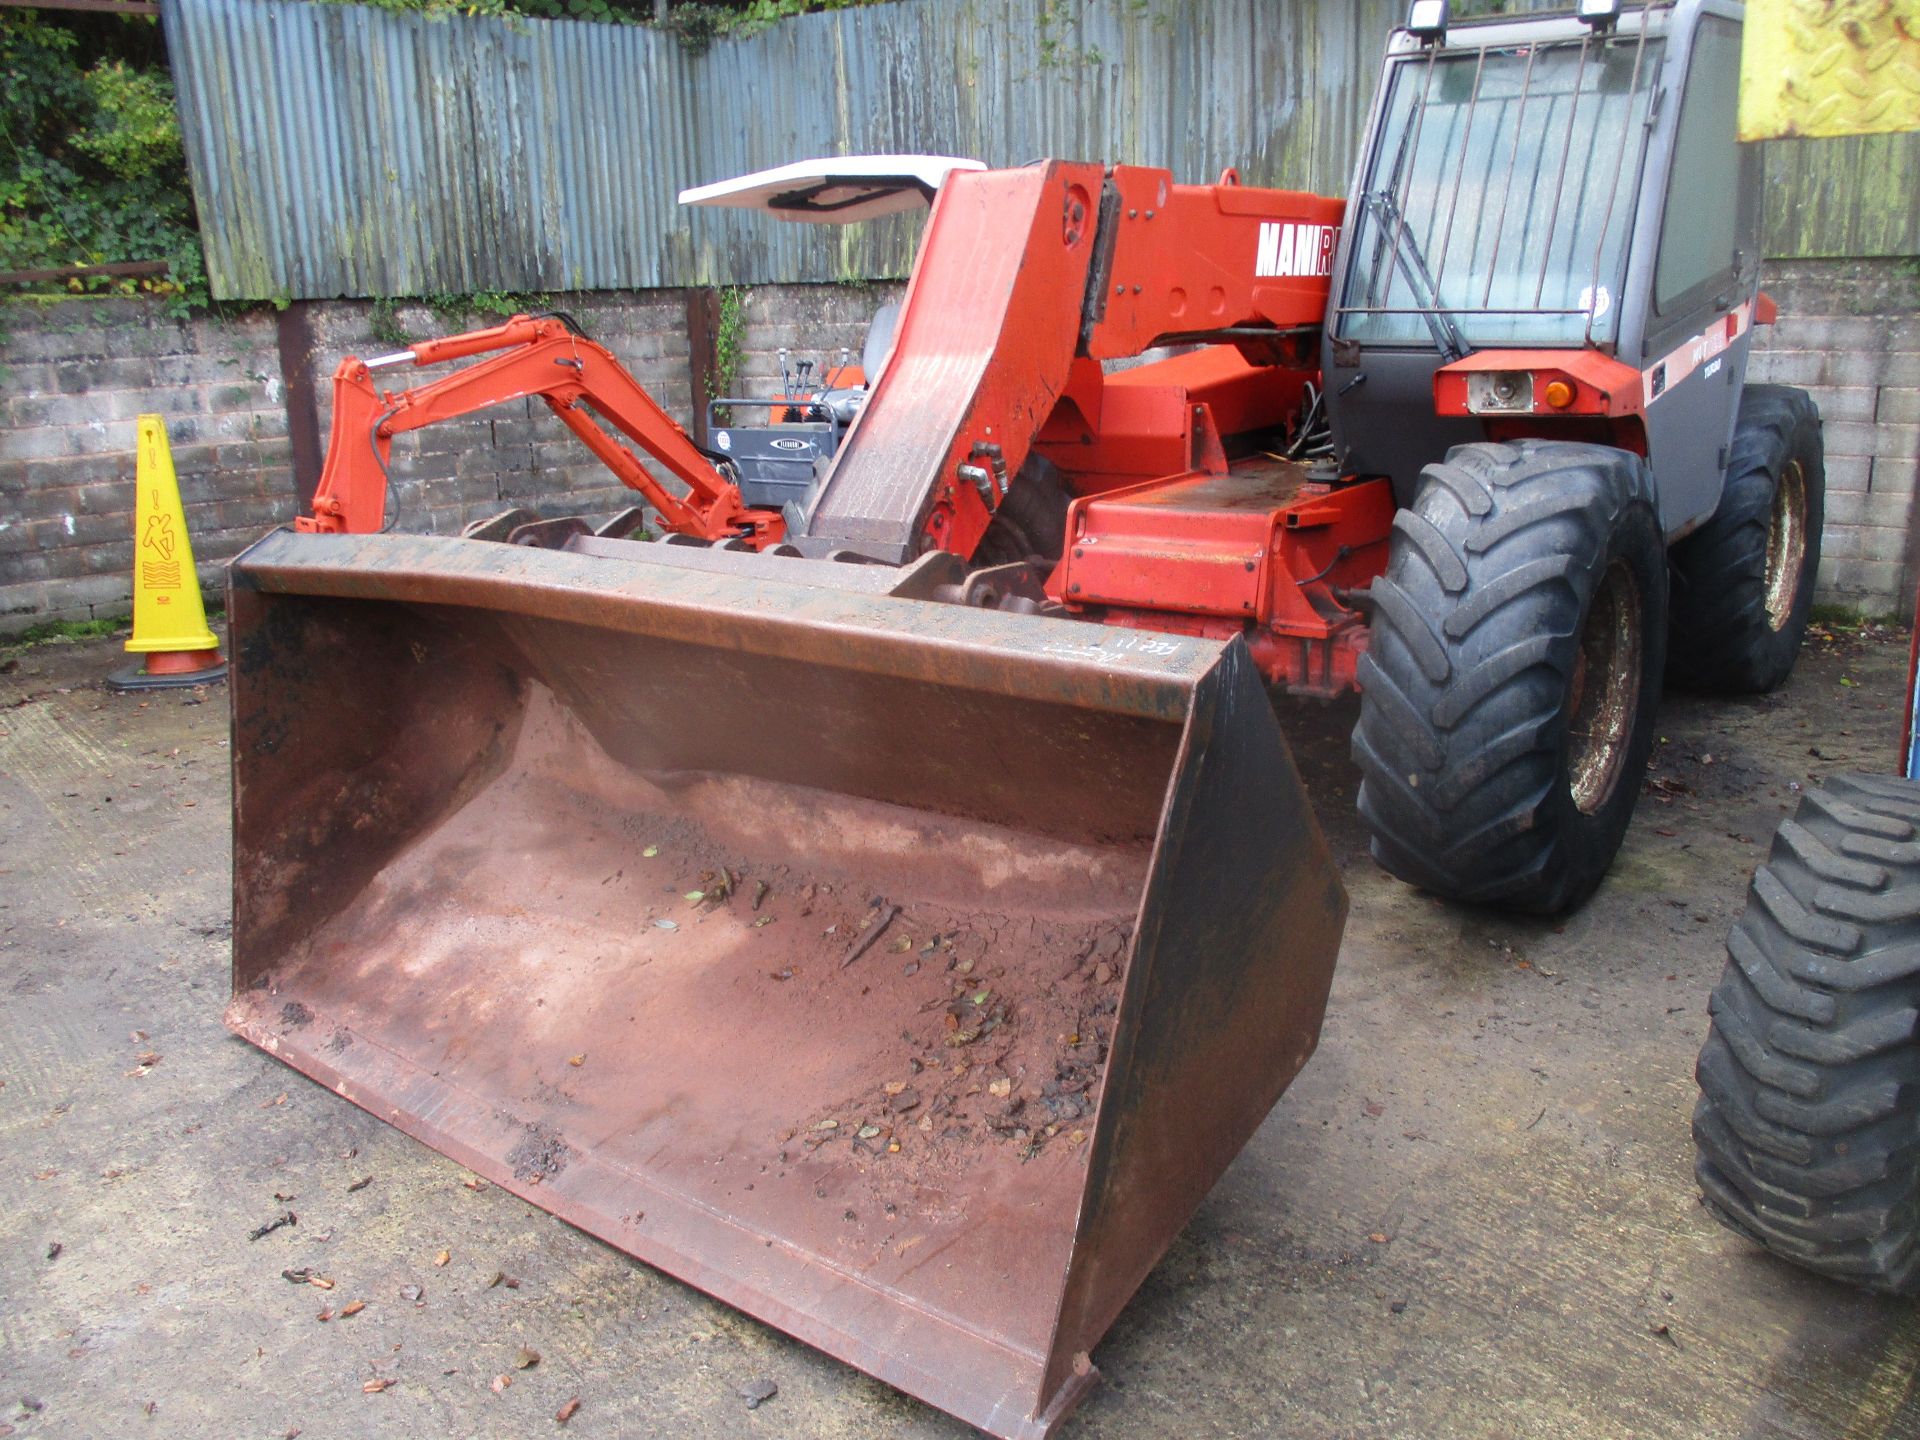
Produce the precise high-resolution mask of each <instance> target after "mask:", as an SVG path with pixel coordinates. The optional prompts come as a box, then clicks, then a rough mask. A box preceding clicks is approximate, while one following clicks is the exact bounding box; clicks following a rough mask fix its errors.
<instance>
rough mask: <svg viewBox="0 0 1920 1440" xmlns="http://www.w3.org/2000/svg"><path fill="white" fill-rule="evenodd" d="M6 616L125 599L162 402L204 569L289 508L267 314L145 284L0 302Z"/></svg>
mask: <svg viewBox="0 0 1920 1440" xmlns="http://www.w3.org/2000/svg"><path fill="white" fill-rule="evenodd" d="M0 396H3V397H4V399H0V632H5V631H12V630H18V629H21V628H24V627H25V626H26V625H29V624H33V623H35V622H37V621H40V620H47V619H86V618H88V617H90V616H92V615H94V614H109V615H114V614H125V613H126V611H127V609H128V604H129V596H130V593H131V583H130V574H131V569H132V564H133V515H132V510H133V479H134V421H135V419H136V417H137V416H139V415H141V414H143V413H146V412H149V411H151V412H156V413H158V414H162V415H165V416H166V417H167V428H168V432H169V435H170V437H171V439H172V442H173V457H174V466H175V469H176V470H177V471H178V473H179V476H180V492H181V498H182V500H183V501H184V502H185V505H186V515H187V528H188V532H189V534H190V535H191V536H192V538H193V548H194V558H195V559H196V560H197V561H198V562H199V563H200V570H201V576H202V582H203V583H208V582H215V581H217V576H218V571H219V562H220V561H221V560H223V559H225V558H226V557H228V556H230V555H232V554H234V553H235V552H236V551H238V550H239V549H240V548H241V547H242V546H244V545H246V544H247V543H248V542H249V541H251V540H252V539H254V538H255V537H256V536H257V535H259V534H260V533H261V532H262V531H263V530H266V529H267V528H269V527H270V526H272V525H274V524H275V523H277V522H279V521H281V520H284V519H286V518H288V517H289V516H290V515H291V514H292V511H293V506H292V501H291V497H290V494H289V493H288V492H287V490H286V482H285V469H286V464H287V442H286V433H287V420H286V410H285V408H284V407H283V406H282V404H281V386H280V366H279V361H278V359H277V358H276V356H275V352H274V343H273V322H272V320H271V318H263V317H261V316H259V315H245V316H242V317H239V318H236V319H228V320H222V319H213V318H206V319H196V320H193V321H187V322H182V321H177V320H174V319H171V318H169V317H168V316H167V314H166V312H165V310H164V308H162V307H161V306H159V305H157V304H154V303H151V302H147V301H140V300H74V301H60V302H55V303H40V302H29V301H12V302H9V303H7V304H6V305H4V306H0Z"/></svg>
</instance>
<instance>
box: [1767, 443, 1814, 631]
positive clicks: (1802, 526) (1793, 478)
mask: <svg viewBox="0 0 1920 1440" xmlns="http://www.w3.org/2000/svg"><path fill="white" fill-rule="evenodd" d="M1806 563H1807V476H1806V472H1805V471H1804V470H1802V469H1801V468H1800V462H1799V461H1798V460H1789V461H1788V462H1787V463H1786V465H1785V466H1784V467H1783V468H1782V469H1781V471H1780V478H1779V480H1778V481H1776V482H1775V484H1774V487H1773V515H1772V517H1771V523H1770V524H1769V525H1768V527H1767V624H1768V626H1769V627H1771V628H1772V629H1774V630H1782V629H1785V628H1786V624H1787V621H1789V620H1790V619H1792V618H1793V605H1794V602H1795V601H1796V600H1798V599H1799V598H1800V572H1801V571H1802V570H1803V569H1804V568H1805V567H1806Z"/></svg>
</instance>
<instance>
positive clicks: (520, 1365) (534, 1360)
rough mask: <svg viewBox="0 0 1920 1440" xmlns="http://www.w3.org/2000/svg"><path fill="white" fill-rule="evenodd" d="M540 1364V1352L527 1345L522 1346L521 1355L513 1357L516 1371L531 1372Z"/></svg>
mask: <svg viewBox="0 0 1920 1440" xmlns="http://www.w3.org/2000/svg"><path fill="white" fill-rule="evenodd" d="M539 1363H540V1352H539V1351H538V1350H535V1349H533V1348H532V1347H530V1346H527V1345H522V1346H521V1347H520V1353H519V1354H518V1355H516V1356H514V1357H513V1368H514V1369H516V1370H531V1369H532V1368H533V1367H534V1366H536V1365H538V1364H539Z"/></svg>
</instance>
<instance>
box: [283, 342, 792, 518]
mask: <svg viewBox="0 0 1920 1440" xmlns="http://www.w3.org/2000/svg"><path fill="white" fill-rule="evenodd" d="M496 350H497V351H501V352H503V353H501V354H498V355H494V356H493V357H492V358H491V359H488V360H483V361H481V362H480V363H479V364H477V365H471V366H468V367H467V368H466V369H464V370H458V371H455V372H454V373H453V374H451V375H448V376H446V377H444V378H443V379H440V380H436V381H433V382H432V383H431V384H427V385H421V386H419V387H417V388H415V389H412V390H400V391H396V392H392V393H389V392H386V391H382V390H381V389H379V388H378V386H376V385H375V383H374V380H373V371H374V369H375V368H377V367H379V366H381V365H382V364H399V363H407V362H410V363H412V364H414V365H436V364H440V363H443V362H445V361H448V360H461V359H465V358H466V357H467V356H470V355H483V354H486V353H487V352H489V351H496ZM528 395H538V396H539V397H540V398H541V399H542V400H544V401H545V402H546V403H547V407H548V408H549V409H551V410H552V411H553V413H554V414H555V415H557V416H559V417H560V421H561V423H562V424H564V425H565V426H566V427H567V428H568V429H569V430H571V431H573V433H574V434H576V435H578V436H579V437H580V439H581V440H582V441H583V442H584V443H585V444H586V446H587V448H588V449H589V450H591V451H593V453H594V454H595V455H597V456H599V457H600V459H601V461H602V462H603V463H604V464H605V465H606V467H607V468H608V469H609V470H611V471H613V473H614V474H615V475H617V476H619V477H620V480H621V482H622V483H623V484H625V485H627V486H629V487H630V488H632V489H634V490H637V491H639V492H640V493H641V494H642V495H643V496H645V497H646V500H647V503H648V504H650V505H652V506H653V507H654V509H656V510H658V511H659V512H660V518H661V521H662V523H663V524H664V525H665V526H666V528H667V529H669V530H672V531H675V532H677V533H679V534H682V535H695V536H699V537H700V538H702V539H705V540H722V539H728V538H731V537H735V536H739V537H744V538H746V539H747V540H749V541H750V542H751V543H752V544H753V545H754V547H755V548H756V549H763V548H765V547H766V546H768V545H772V544H775V543H777V542H778V541H779V539H780V537H781V535H782V533H783V528H784V527H783V525H782V522H781V518H780V516H779V515H778V514H777V513H775V512H773V511H770V510H754V509H749V508H748V507H747V505H746V504H745V503H744V502H743V501H742V499H741V497H740V491H739V489H738V488H737V487H735V486H734V484H733V483H732V482H731V481H729V480H728V479H727V478H726V477H725V476H724V475H722V474H720V472H719V471H717V470H715V469H714V467H713V466H712V465H710V464H708V463H707V459H706V457H705V456H704V455H702V454H701V453H700V451H699V450H698V449H696V448H695V446H694V444H693V442H692V441H691V440H689V439H688V438H687V433H686V431H684V430H683V429H681V428H680V426H679V425H678V424H677V423H676V422H675V421H674V419H673V417H672V416H670V415H668V414H667V413H666V411H664V410H662V409H661V408H660V406H659V405H658V403H656V402H655V400H654V399H653V397H652V396H651V395H649V394H647V392H646V391H645V390H644V389H642V388H641V386H640V384H639V382H638V381H636V380H635V379H634V378H633V376H631V375H630V374H628V373H627V371H626V369H625V368H624V367H623V366H622V365H621V364H620V362H619V361H618V360H616V359H614V358H613V356H612V355H611V354H609V353H608V352H607V350H606V349H605V348H604V347H602V346H600V345H597V344H595V343H594V342H593V341H591V340H589V339H587V338H586V337H585V336H584V335H581V334H579V333H578V332H577V331H575V330H573V329H571V328H570V327H569V326H568V325H567V324H566V323H565V322H564V321H562V320H559V319H552V318H541V319H535V318H533V317H532V316H528V315H516V316H514V317H513V319H511V320H509V321H507V322H506V323H505V324H504V325H496V326H493V327H492V328H491V329H487V330H474V331H470V332H469V333H467V334H464V335H449V336H447V337H446V338H444V339H440V340H425V341H422V342H421V343H420V344H418V345H415V346H414V347H413V348H412V349H411V350H405V351H402V352H400V353H399V354H398V355H394V356H389V357H385V358H384V359H383V360H375V361H373V362H371V363H369V362H368V361H364V360H359V359H355V358H353V357H351V356H349V357H348V358H347V359H346V360H344V361H342V362H341V365H340V368H339V369H338V370H337V371H335V372H334V377H333V435H332V439H331V441H330V442H329V444H328V446H327V463H326V467H325V469H324V470H322V472H321V475H320V485H319V488H318V489H317V490H316V491H315V492H314V497H313V514H312V515H311V516H310V517H308V516H302V517H301V518H300V519H298V520H296V521H295V522H294V525H295V528H296V529H299V530H312V531H326V532H350V533H364V532H370V531H377V530H379V529H380V528H381V527H382V525H383V524H384V523H385V518H386V507H387V484H388V478H389V475H388V458H389V456H390V454H391V452H392V448H393V437H394V436H395V435H399V434H402V433H404V432H405V431H408V430H419V429H421V428H423V427H424V426H427V425H432V424H435V423H436V422H438V421H441V420H450V419H452V418H453V417H455V416H457V415H466V414H470V413H472V412H473V411H475V410H483V409H485V408H486V407H487V406H489V405H498V404H500V403H502V402H503V401H507V400H518V399H521V398H522V397H524V396H528ZM588 406H591V407H592V409H591V410H589V409H588V408H587V407H588ZM596 417H598V418H596ZM600 420H605V421H606V422H607V425H610V426H612V427H613V428H614V429H615V430H617V431H619V432H620V434H622V435H624V436H626V438H627V439H629V440H631V441H632V442H633V443H634V444H635V445H638V446H639V447H640V448H641V449H642V450H644V451H645V452H646V453H647V454H648V455H650V456H652V457H653V458H654V459H655V460H656V461H658V462H659V463H660V464H661V465H663V466H665V467H666V468H667V469H668V470H669V471H671V472H672V473H673V475H674V476H675V477H676V478H677V479H679V480H680V481H681V482H682V483H683V484H684V485H685V486H686V487H687V493H686V494H685V495H684V496H678V495H674V494H673V493H671V492H670V491H668V490H667V489H666V488H665V487H664V486H663V485H661V483H660V482H659V481H658V480H656V479H655V478H654V477H653V475H652V474H651V473H650V472H649V471H648V470H647V468H646V467H645V466H644V465H642V464H641V463H640V461H639V459H638V457H636V456H635V455H634V453H633V452H632V451H631V450H629V449H627V447H626V446H625V445H622V444H621V443H620V442H619V441H618V440H617V439H615V438H614V437H613V436H612V435H610V434H608V433H607V430H606V428H605V427H604V426H602V425H601V424H600Z"/></svg>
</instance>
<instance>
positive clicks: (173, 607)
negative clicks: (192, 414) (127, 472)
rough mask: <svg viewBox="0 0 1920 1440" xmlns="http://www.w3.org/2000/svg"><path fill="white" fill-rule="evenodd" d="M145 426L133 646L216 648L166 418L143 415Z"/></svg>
mask: <svg viewBox="0 0 1920 1440" xmlns="http://www.w3.org/2000/svg"><path fill="white" fill-rule="evenodd" d="M139 427H140V428H139V441H138V445H139V449H138V452H137V457H138V458H137V460H136V463H135V467H134V478H135V482H136V484H138V486H139V490H140V493H139V496H138V498H137V499H136V500H135V501H134V508H133V538H134V543H133V637H132V638H131V639H130V640H128V641H127V649H129V650H131V651H133V652H134V653H135V654H148V653H152V652H156V651H170V650H213V649H216V648H217V647H218V646H219V644H220V642H219V641H218V640H216V639H214V637H213V632H212V631H211V630H209V629H208V628H207V610H206V606H205V605H204V604H203V603H202V602H201V599H200V577H199V576H198V575H196V574H195V573H194V569H193V545H192V544H191V542H189V541H188V539H187V517H186V513H185V511H184V510H183V509H182V508H181V505H180V482H179V480H178V478H177V477H176V476H175V475H174V473H173V451H172V450H171V449H170V448H169V447H168V445H167V424H166V421H164V420H162V419H161V418H160V417H159V416H158V415H142V416H141V417H140V421H139Z"/></svg>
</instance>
